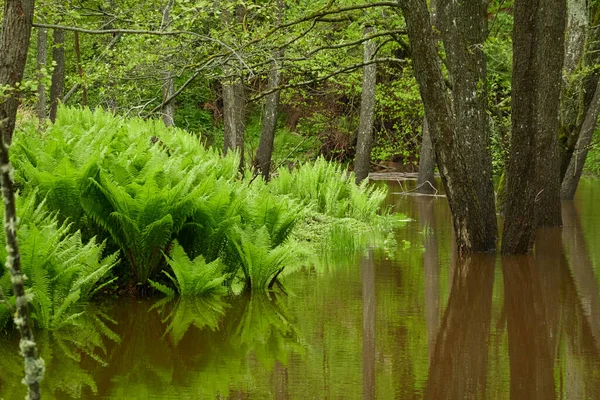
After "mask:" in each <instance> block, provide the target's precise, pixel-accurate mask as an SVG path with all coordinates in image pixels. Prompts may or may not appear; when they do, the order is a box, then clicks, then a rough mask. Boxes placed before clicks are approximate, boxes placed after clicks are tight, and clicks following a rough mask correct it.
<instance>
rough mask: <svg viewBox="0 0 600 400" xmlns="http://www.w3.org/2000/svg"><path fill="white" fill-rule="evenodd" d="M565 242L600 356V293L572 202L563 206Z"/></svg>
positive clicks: (582, 304) (584, 312)
mask: <svg viewBox="0 0 600 400" xmlns="http://www.w3.org/2000/svg"><path fill="white" fill-rule="evenodd" d="M563 218H564V227H563V241H564V244H565V250H566V251H567V252H568V254H569V258H570V263H569V265H570V267H571V268H570V269H571V276H572V277H573V281H574V283H575V288H576V293H577V294H578V297H579V299H580V301H581V306H582V308H583V314H584V316H585V319H586V320H587V323H588V324H589V326H590V329H591V332H592V335H593V337H594V343H595V347H596V351H598V352H599V353H600V290H599V289H598V280H597V277H596V274H595V272H594V264H593V262H592V260H591V259H590V255H589V252H588V248H587V245H586V240H585V237H584V234H583V229H582V226H581V221H580V219H579V215H578V214H577V210H576V209H575V205H574V204H573V202H564V203H563Z"/></svg>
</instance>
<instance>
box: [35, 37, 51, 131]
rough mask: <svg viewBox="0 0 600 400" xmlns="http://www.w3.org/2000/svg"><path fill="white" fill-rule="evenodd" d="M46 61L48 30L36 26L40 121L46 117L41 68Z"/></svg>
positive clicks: (38, 114)
mask: <svg viewBox="0 0 600 400" xmlns="http://www.w3.org/2000/svg"><path fill="white" fill-rule="evenodd" d="M47 62H48V30H47V29H45V28H38V34H37V60H36V70H37V79H38V89H37V93H38V102H37V107H36V110H37V116H38V119H39V120H40V123H41V122H44V120H45V119H46V85H45V84H44V78H45V76H44V74H43V73H42V69H45V68H46V63H47Z"/></svg>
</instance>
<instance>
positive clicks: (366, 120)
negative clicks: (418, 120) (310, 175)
mask: <svg viewBox="0 0 600 400" xmlns="http://www.w3.org/2000/svg"><path fill="white" fill-rule="evenodd" d="M374 32H375V30H374V29H373V28H372V27H370V26H369V27H365V30H364V36H369V35H371V34H373V33H374ZM376 49H377V44H376V43H375V41H374V40H373V39H371V40H367V41H366V42H365V43H364V55H363V60H364V62H365V63H367V62H369V61H371V59H372V58H373V57H374V56H375V50H376ZM376 83H377V64H370V65H367V66H365V67H363V83H362V96H361V102H360V123H359V126H358V138H357V143H356V159H355V161H354V173H355V175H356V183H357V184H359V183H360V182H362V181H363V180H364V179H366V178H368V176H369V170H370V163H371V145H372V142H373V119H374V116H375V88H376Z"/></svg>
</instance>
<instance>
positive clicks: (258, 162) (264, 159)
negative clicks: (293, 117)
mask: <svg viewBox="0 0 600 400" xmlns="http://www.w3.org/2000/svg"><path fill="white" fill-rule="evenodd" d="M284 9H285V4H284V2H283V0H277V24H281V22H282V21H283V12H284ZM273 56H274V60H273V64H272V65H271V70H270V71H269V84H268V85H267V90H273V89H275V88H277V87H279V85H280V84H281V71H280V70H279V68H280V61H279V59H281V58H283V50H279V51H275V53H274V54H273ZM280 97H281V92H280V91H279V90H277V91H275V92H273V93H271V94H269V95H267V97H266V99H265V109H264V111H263V120H262V130H261V133H260V141H259V143H258V149H257V150H256V159H255V160H254V166H255V168H256V172H255V173H256V174H259V173H260V174H261V175H262V177H263V178H264V180H265V181H267V182H268V181H269V178H270V173H271V159H272V158H273V143H274V141H275V131H276V130H277V111H278V109H279V99H280Z"/></svg>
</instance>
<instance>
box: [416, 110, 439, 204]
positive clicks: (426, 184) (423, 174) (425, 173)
mask: <svg viewBox="0 0 600 400" xmlns="http://www.w3.org/2000/svg"><path fill="white" fill-rule="evenodd" d="M434 180H435V149H434V148H433V141H432V140H431V131H430V130H429V126H428V124H427V117H423V139H422V140H421V152H420V153H419V178H418V179H417V188H418V189H417V190H418V191H419V193H434V192H435V187H434V185H433V183H434Z"/></svg>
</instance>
